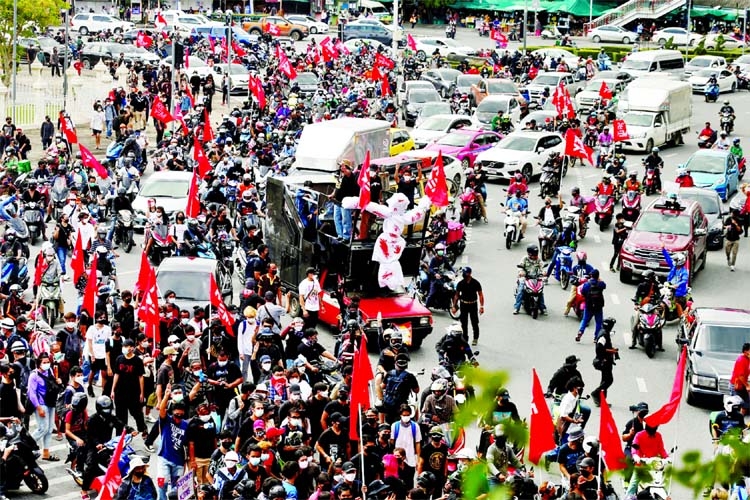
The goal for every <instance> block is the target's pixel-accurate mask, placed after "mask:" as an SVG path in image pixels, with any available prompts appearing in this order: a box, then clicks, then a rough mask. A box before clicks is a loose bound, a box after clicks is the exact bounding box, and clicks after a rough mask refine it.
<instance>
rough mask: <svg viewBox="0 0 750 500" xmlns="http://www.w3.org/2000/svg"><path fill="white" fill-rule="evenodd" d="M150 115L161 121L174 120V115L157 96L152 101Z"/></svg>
mask: <svg viewBox="0 0 750 500" xmlns="http://www.w3.org/2000/svg"><path fill="white" fill-rule="evenodd" d="M151 117H152V118H154V119H155V120H156V121H159V122H161V123H169V122H171V121H172V120H174V117H173V116H172V114H171V113H170V112H169V110H168V109H167V107H166V106H165V105H164V103H163V102H161V98H160V97H158V96H157V97H156V99H154V103H153V104H152V105H151Z"/></svg>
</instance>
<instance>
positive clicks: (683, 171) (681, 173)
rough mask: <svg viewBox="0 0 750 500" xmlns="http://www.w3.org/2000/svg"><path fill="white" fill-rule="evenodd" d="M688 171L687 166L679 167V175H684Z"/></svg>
mask: <svg viewBox="0 0 750 500" xmlns="http://www.w3.org/2000/svg"><path fill="white" fill-rule="evenodd" d="M687 173H688V171H687V169H686V168H685V167H680V168H678V169H677V177H684V176H686V175H687Z"/></svg>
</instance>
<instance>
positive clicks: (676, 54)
mask: <svg viewBox="0 0 750 500" xmlns="http://www.w3.org/2000/svg"><path fill="white" fill-rule="evenodd" d="M620 71H622V72H624V73H627V74H629V75H631V76H632V77H633V78H638V77H639V76H643V75H646V74H648V73H651V72H654V71H660V72H662V73H670V74H674V75H675V76H678V77H679V78H683V77H684V76H685V60H684V59H683V58H682V54H681V53H680V51H678V50H665V49H659V50H646V51H643V52H636V53H635V54H630V55H629V56H628V58H627V59H625V62H623V63H622V66H620Z"/></svg>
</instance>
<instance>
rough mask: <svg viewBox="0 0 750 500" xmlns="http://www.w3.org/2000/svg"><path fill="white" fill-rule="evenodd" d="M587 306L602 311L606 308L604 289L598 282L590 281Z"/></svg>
mask: <svg viewBox="0 0 750 500" xmlns="http://www.w3.org/2000/svg"><path fill="white" fill-rule="evenodd" d="M586 305H587V306H589V307H592V308H594V309H602V308H603V307H604V289H603V288H602V287H601V286H599V282H598V281H589V291H588V293H587V294H586Z"/></svg>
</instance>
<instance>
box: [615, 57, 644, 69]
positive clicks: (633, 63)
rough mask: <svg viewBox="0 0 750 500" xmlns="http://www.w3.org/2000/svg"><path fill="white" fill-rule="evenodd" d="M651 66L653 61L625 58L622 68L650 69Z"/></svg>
mask: <svg viewBox="0 0 750 500" xmlns="http://www.w3.org/2000/svg"><path fill="white" fill-rule="evenodd" d="M649 66H651V61H638V60H634V59H625V62H624V63H622V67H621V68H620V69H621V70H623V71H626V70H629V69H630V70H635V71H648V68H649Z"/></svg>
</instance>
